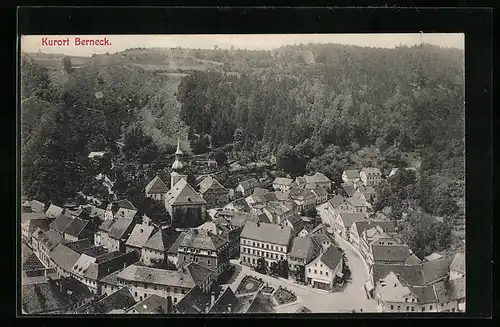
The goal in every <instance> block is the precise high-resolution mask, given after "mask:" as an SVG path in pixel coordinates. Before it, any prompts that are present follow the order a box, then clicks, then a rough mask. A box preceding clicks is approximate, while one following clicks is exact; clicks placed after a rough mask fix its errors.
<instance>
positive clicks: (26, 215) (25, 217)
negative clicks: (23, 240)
mask: <svg viewBox="0 0 500 327" xmlns="http://www.w3.org/2000/svg"><path fill="white" fill-rule="evenodd" d="M45 218H46V217H45V215H44V214H43V213H40V212H23V213H21V224H25V223H27V222H29V221H30V220H34V219H37V220H38V219H45Z"/></svg>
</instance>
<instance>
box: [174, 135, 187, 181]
mask: <svg viewBox="0 0 500 327" xmlns="http://www.w3.org/2000/svg"><path fill="white" fill-rule="evenodd" d="M182 155H183V152H182V150H181V140H180V139H179V138H178V139H177V151H175V161H174V163H173V164H172V173H171V174H170V188H171V189H172V188H174V185H175V184H177V182H178V181H180V180H181V179H183V178H184V179H187V175H183V174H182V172H183V170H184V164H183V163H182V161H181V159H182Z"/></svg>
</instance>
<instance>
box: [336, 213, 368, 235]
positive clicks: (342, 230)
mask: <svg viewBox="0 0 500 327" xmlns="http://www.w3.org/2000/svg"><path fill="white" fill-rule="evenodd" d="M366 219H368V216H367V215H366V214H365V213H351V212H341V213H339V214H337V216H335V221H334V225H333V226H332V227H334V230H335V233H336V234H337V235H339V236H340V237H342V238H343V239H344V240H346V241H348V240H349V232H350V228H351V226H352V224H354V223H355V222H358V221H364V220H366Z"/></svg>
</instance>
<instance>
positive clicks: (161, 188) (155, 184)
mask: <svg viewBox="0 0 500 327" xmlns="http://www.w3.org/2000/svg"><path fill="white" fill-rule="evenodd" d="M167 192H168V187H167V185H166V184H165V182H163V181H162V179H161V178H160V176H158V175H157V176H156V177H155V178H153V179H152V180H151V181H150V182H149V183H148V185H146V193H148V194H162V193H167Z"/></svg>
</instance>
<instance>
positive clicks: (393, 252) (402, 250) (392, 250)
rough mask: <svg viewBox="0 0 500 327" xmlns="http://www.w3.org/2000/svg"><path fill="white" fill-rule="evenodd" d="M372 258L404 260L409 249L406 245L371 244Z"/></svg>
mask: <svg viewBox="0 0 500 327" xmlns="http://www.w3.org/2000/svg"><path fill="white" fill-rule="evenodd" d="M372 252H373V260H374V261H375V262H377V261H386V262H387V261H389V262H395V263H397V262H405V261H406V260H407V259H408V258H409V257H410V256H411V254H412V253H411V251H410V248H409V247H408V245H403V244H401V245H376V244H374V245H372Z"/></svg>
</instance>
